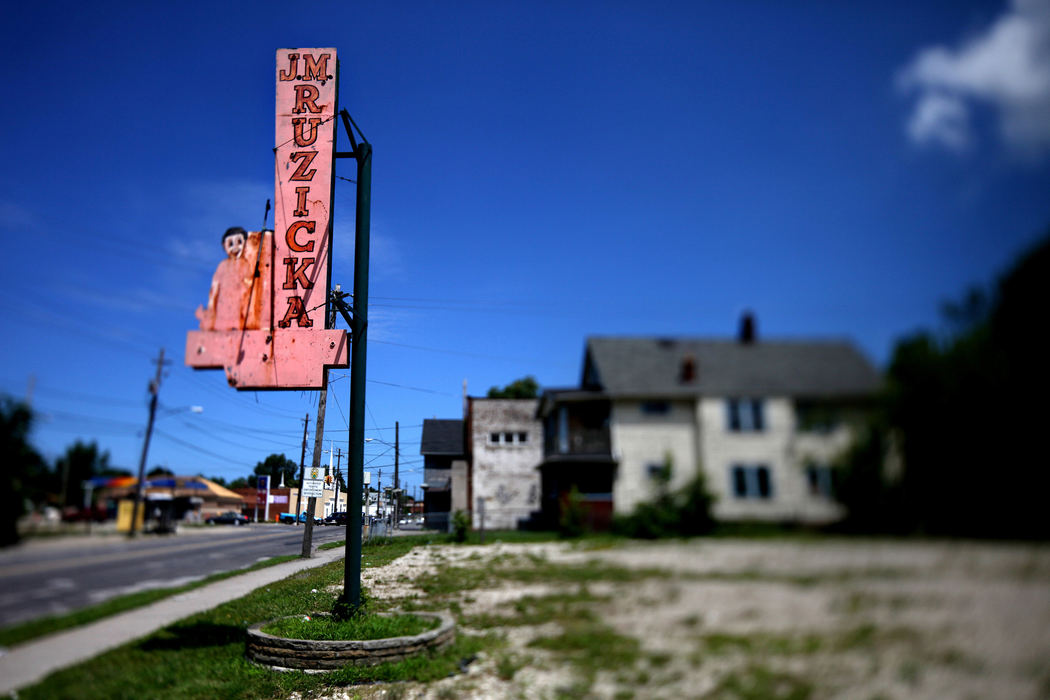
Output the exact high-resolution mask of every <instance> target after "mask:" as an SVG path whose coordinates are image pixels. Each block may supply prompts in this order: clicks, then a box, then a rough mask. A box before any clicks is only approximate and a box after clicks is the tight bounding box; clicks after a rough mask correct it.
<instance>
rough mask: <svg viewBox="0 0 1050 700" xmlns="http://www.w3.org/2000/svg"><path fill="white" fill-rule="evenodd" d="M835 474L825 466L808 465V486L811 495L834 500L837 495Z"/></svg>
mask: <svg viewBox="0 0 1050 700" xmlns="http://www.w3.org/2000/svg"><path fill="white" fill-rule="evenodd" d="M834 476H835V474H834V472H833V471H832V469H831V467H829V466H827V465H824V464H815V463H810V464H807V465H806V486H807V487H808V488H809V495H811V496H816V497H818V498H833V497H834V495H835V482H834Z"/></svg>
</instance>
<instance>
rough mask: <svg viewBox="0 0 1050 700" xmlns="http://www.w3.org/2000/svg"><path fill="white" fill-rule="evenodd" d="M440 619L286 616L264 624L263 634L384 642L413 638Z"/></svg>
mask: <svg viewBox="0 0 1050 700" xmlns="http://www.w3.org/2000/svg"><path fill="white" fill-rule="evenodd" d="M439 624H440V621H439V620H436V619H433V618H427V617H420V616H418V615H411V614H408V615H362V616H358V617H354V618H351V619H349V620H334V619H332V618H331V617H328V616H309V615H303V616H298V615H297V616H295V617H285V618H282V619H280V620H276V621H274V622H273V623H272V624H269V625H266V626H265V627H263V628H262V631H263V632H265V633H267V634H272V635H274V636H276V637H285V638H287V639H325V640H335V639H387V638H389V637H412V636H415V635H417V634H422V633H423V632H426V631H427V630H432V629H434V628H435V627H437V626H438V625H439Z"/></svg>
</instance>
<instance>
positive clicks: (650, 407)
mask: <svg viewBox="0 0 1050 700" xmlns="http://www.w3.org/2000/svg"><path fill="white" fill-rule="evenodd" d="M670 412H671V404H670V403H668V402H667V401H642V413H644V414H646V415H647V416H665V415H667V414H668V413H670Z"/></svg>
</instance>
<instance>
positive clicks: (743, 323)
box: [738, 311, 758, 345]
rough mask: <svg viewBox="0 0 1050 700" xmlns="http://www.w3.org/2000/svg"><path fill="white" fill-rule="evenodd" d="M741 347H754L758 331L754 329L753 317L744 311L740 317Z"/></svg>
mask: <svg viewBox="0 0 1050 700" xmlns="http://www.w3.org/2000/svg"><path fill="white" fill-rule="evenodd" d="M738 340H739V341H740V343H741V344H742V345H754V344H755V343H756V342H757V341H758V330H757V328H756V327H755V315H754V314H753V313H751V312H750V311H745V312H744V313H743V315H742V316H741V317H740V337H739V338H738Z"/></svg>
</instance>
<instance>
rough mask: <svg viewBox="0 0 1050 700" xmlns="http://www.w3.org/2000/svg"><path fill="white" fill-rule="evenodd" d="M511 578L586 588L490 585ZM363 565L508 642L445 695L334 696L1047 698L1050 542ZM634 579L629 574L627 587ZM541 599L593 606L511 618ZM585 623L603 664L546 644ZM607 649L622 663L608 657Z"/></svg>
mask: <svg viewBox="0 0 1050 700" xmlns="http://www.w3.org/2000/svg"><path fill="white" fill-rule="evenodd" d="M500 567H504V568H506V567H511V568H512V569H513V570H514V571H521V570H527V569H528V568H529V567H533V568H535V569H537V570H540V571H551V572H570V571H572V572H578V573H579V574H580V577H582V578H578V579H571V580H570V579H568V578H564V577H561V578H559V577H558V576H552V577H551V578H552V579H558V580H551V581H550V582H549V583H548V582H545V581H543V580H540V581H531V580H530V581H524V580H511V579H510V578H503V579H501V578H500V577H499V576H495V578H493V576H492V572H495V571H500V570H501V568H500ZM471 570H473V571H475V572H477V574H478V576H480V578H479V579H477V580H474V579H473V578H472V577H471V576H469V575H468V572H469V571H471ZM366 571H367V573H366V578H365V584H366V585H367V586H368V587H369V589H370V590H371V591H372V593H373V595H376V596H378V597H382V598H387V599H399V600H402V601H406V602H412V601H415V602H417V603H420V604H433V603H434V602H435V597H437V598H440V600H438V601H437V602H440V603H443V604H448V606H449V607H450V608H452V609H453V610H454V611H455V612H457V616H458V617H459V618H460V620H461V625H460V629H461V633H462V634H482V633H488V634H494V635H497V636H499V637H501V638H502V639H503V640H504V643H503V646H502V647H501V648H499V649H497V650H495V651H492V652H487V653H485V654H482V655H481V656H480V657H479V658H478V659H477V660H475V661H474V662H473V663H472V664H470V665H469V667H468V671H467V673H465V674H463V675H460V676H457V677H453V678H449V679H446V680H443V681H441V682H439V683H432V684H429V685H425V686H424V685H421V684H411V683H409V684H397V685H393V686H376V687H367V688H349V689H340V690H333V691H329V694H326V695H322V696H320V697H326V698H353V697H364V698H372V697H391V698H556V697H596V698H629V697H636V698H660V697H662V698H683V697H687V698H694V697H729V698H766V697H773V698H862V699H865V700H867V699H871V698H931V699H932V698H937V699H941V698H1047V697H1050V547H1047V546H1045V545H1024V544H986V543H973V542H903V543H902V542H892V541H885V540H871V539H858V540H845V539H816V540H794V539H780V540H723V539H713V540H703V539H701V540H692V541H688V542H672V543H666V542H662V543H655V544H651V545H644V544H634V545H629V546H616V547H612V548H606V549H588V546H587V545H586V544H583V545H581V546H573V545H569V544H560V543H550V544H531V545H511V544H494V545H489V546H486V547H466V546H460V547H457V546H433V547H428V548H418V549H416V550H414V551H413V552H412V553H410V554H409V555H407V556H405V557H402V558H401V559H399V560H397V561H395V562H394V563H392V564H390V565H388V566H386V567H383V568H377V569H368V570H366ZM442 571H446V572H447V571H453V572H455V573H456V575H457V576H459V577H461V578H462V579H463V580H464V585H463V589H462V590H459V591H456V592H452V593H445V594H442V595H441V596H439V595H438V594H435V593H433V591H431V593H429V594H425V593H424V588H425V586H426V584H425V583H424V581H425V578H426V577H427V576H432V575H435V574H438V573H440V572H442ZM623 571H627V572H630V573H629V575H613V574H615V573H616V572H623ZM588 572H592V573H594V574H595V576H593V577H591V578H588V577H587V574H588ZM602 572H606V576H605V577H604V578H603V576H602ZM520 578H521V577H520V575H519V579H520ZM468 579H470V580H471V581H473V583H471V582H470V581H468ZM581 580H582V581H585V583H580V582H579V581H581ZM479 582H480V583H479ZM544 596H562V597H565V596H570V597H574V600H575V599H579V600H576V602H572V603H565V602H562V599H561V598H559V599H558V601H560V602H558V603H557V605H559V606H561V607H558V608H550V609H557V610H558V611H560V612H559V613H558V614H557V615H555V616H554V617H553V618H552V619H550V620H537V619H529V620H524V618H520V617H519V618H518V619H517V620H516V621H515V622H514V623H512V624H506V625H503V624H500V622H499V620H500V619H501V618H502V619H506V620H510V619H513V616H514V615H516V614H517V615H521V614H522V611H523V610H530V611H531V610H535V609H545V608H539V607H536V605H537V604H536V603H535V601H536V600H538V599H543V598H544ZM530 606H532V607H530ZM486 616H487V617H486ZM493 616H496V617H495V618H493ZM575 617H578V618H579V620H580V621H584V622H585V621H587V620H591V622H588V623H587V624H590V625H591V626H590V627H589V628H587V629H588V630H589V631H590V632H593V631H594V630H599V631H601V630H605V632H606V636H607V637H608V639H605V638H598V639H596V641H594V644H595V645H597V650H598V651H597V653H596V654H595V653H594V651H593V650H591V651H586V650H585V651H582V652H559V651H557V650H552V649H551V647H552V645H551V644H544V643H543V640H549V639H551V638H558V635H560V634H562V633H564V632H565V631H566V630H567V629H569V628H574V626H575V622H574V618H575ZM493 620H495V622H493ZM526 622H527V624H526ZM581 624H583V622H581ZM590 632H589V633H590ZM610 635H611V636H610ZM603 639H605V641H603ZM537 640H540V641H539V642H537ZM608 640H612V643H614V646H615V647H616V649H617V650H619V651H617V650H614V649H613V647H611V646H610V647H609V648H608V651H607V652H606V649H605V648H604V647H603V646H602V645H603V644H609V643H610V642H609V641H608ZM624 640H626V641H624ZM606 653H608V658H606V659H604V661H605V662H606V663H603V658H602V657H603V654H606ZM614 656H615V660H614V661H613V660H612V659H613V658H614ZM581 658H582V659H584V660H582V661H581Z"/></svg>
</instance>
